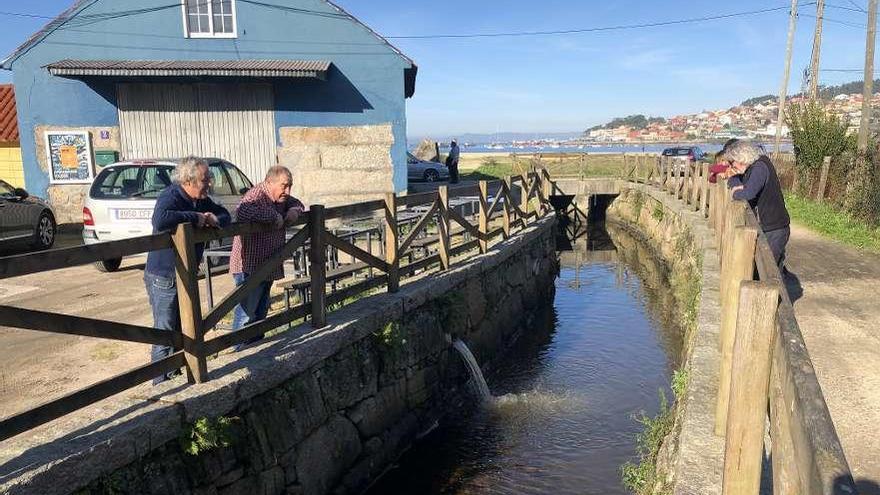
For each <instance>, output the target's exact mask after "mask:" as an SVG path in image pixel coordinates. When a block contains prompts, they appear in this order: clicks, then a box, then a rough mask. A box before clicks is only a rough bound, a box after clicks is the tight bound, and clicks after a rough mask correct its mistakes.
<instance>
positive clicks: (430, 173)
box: [425, 168, 440, 182]
mask: <svg viewBox="0 0 880 495" xmlns="http://www.w3.org/2000/svg"><path fill="white" fill-rule="evenodd" d="M438 180H440V173H439V172H437V171H436V170H434V169H430V168H429V169H428V170H425V182H437V181H438Z"/></svg>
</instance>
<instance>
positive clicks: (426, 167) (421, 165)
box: [406, 152, 449, 182]
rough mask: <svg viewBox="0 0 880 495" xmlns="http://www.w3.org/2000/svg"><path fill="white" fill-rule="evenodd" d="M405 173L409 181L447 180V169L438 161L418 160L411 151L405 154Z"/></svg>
mask: <svg viewBox="0 0 880 495" xmlns="http://www.w3.org/2000/svg"><path fill="white" fill-rule="evenodd" d="M406 175H407V178H408V179H409V180H410V181H413V182H415V181H420V180H423V181H425V182H437V181H440V180H449V169H448V168H446V165H443V164H442V163H439V162H429V161H425V160H419V159H418V158H416V156H415V155H413V154H412V153H409V152H407V154H406Z"/></svg>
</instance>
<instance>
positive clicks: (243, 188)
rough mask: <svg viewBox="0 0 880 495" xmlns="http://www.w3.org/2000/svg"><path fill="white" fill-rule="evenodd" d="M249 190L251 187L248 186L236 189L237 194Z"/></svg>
mask: <svg viewBox="0 0 880 495" xmlns="http://www.w3.org/2000/svg"><path fill="white" fill-rule="evenodd" d="M250 190H251V188H249V187H242V188H241V189H239V190H238V194H244V193H246V192H248V191H250Z"/></svg>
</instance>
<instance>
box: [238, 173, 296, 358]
mask: <svg viewBox="0 0 880 495" xmlns="http://www.w3.org/2000/svg"><path fill="white" fill-rule="evenodd" d="M292 182H293V176H292V175H291V173H290V170H288V169H287V167H283V166H281V165H275V166H274V167H272V168H270V169H269V171H268V172H267V173H266V178H265V179H264V180H263V182H260V183H259V184H257V185H256V186H254V188H253V189H251V190H250V191H248V192H247V194H245V195H244V197H242V198H241V202H240V203H239V205H238V208H237V209H236V213H235V216H236V220H237V221H238V222H256V223H263V224H269V225H274V226H275V228H276V230H272V231H268V232H255V233H251V234H243V235H240V236H235V239H233V241H232V256H231V258H230V260H229V271H230V273H232V277H233V279H234V280H235V286H236V287H238V286H240V285H242V284H244V283H245V282H246V281H247V279H248V277H249V276H250V275H251V274H253V273H254V272H255V271H256V270H257V269H258V268H259V267H260V266H261V265H262V264H264V263H265V262H266V260H268V259H269V258H271V257H272V255H273V254H275V253H276V252H277V251H278V250H279V249H281V247H282V246H283V245H284V241H285V230H284V227H285V226H290V225H293V223H294V222H296V220H297V219H298V218H299V216H300V214H301V213H302V212H303V210H304V209H305V208H304V206H303V204H302V202H301V201H300V200H298V199H296V198H294V197H293V196H291V195H290V186H291V185H292ZM282 277H284V269H283V267H282V266H279V267H278V269H277V270H275V271H274V272H273V273H272V274H271V275H269V277H267V278H266V280H263V281H261V282H260V283H259V285H257V286H256V288H254V289H253V290H252V291H250V292H249V293H247V294H245V295H244V298H243V299H242V300H241V302H239V303H238V305H236V306H235V310H233V317H232V329H233V330H239V329H240V328H242V327H244V326H246V325H249V324H251V323H255V322H257V321H260V320H262V319H264V318H266V315H267V314H268V312H269V290H270V289H271V288H272V283H273V282H274V281H275V280H278V279H281V278H282ZM261 338H263V336H262V335H257V336H255V337H253V338H252V339H249V340H247V341H245V342H243V343H241V344H238V345H236V346H235V350H236V351H238V350H240V349H241V348H242V347H243V346H246V345H248V344H252V343H254V342H257V341H258V340H260V339H261Z"/></svg>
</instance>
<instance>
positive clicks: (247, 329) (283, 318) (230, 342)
mask: <svg viewBox="0 0 880 495" xmlns="http://www.w3.org/2000/svg"><path fill="white" fill-rule="evenodd" d="M310 313H311V305H309V304H301V305H299V306H295V307H293V308H290V309H286V310H284V311H281V312H279V313H276V314H274V315H270V316H269V317H267V318H264V319H262V320H260V321H256V322H254V323H251V324H249V325H246V326H243V327H241V328H240V329H238V330H236V331H234V332H228V333H224V334H222V335H219V336H217V337H214V338H213V339H211V340H208V341H207V342H205V344H204V349H205V354H208V355H211V354H216V353H218V352H220V351H222V350H224V349H228V348H230V347H232V346H234V345H238V344H241V343H244V342H247V341H248V340H251V339H252V338H254V337H257V336H260V335H263V334H265V333H266V332H269V331H271V330H274V329H276V328H278V327H281V326H284V325H286V324H288V323H290V322H291V321H293V320H296V319H298V318H304V317H305V316H306V315H308V314H310Z"/></svg>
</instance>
